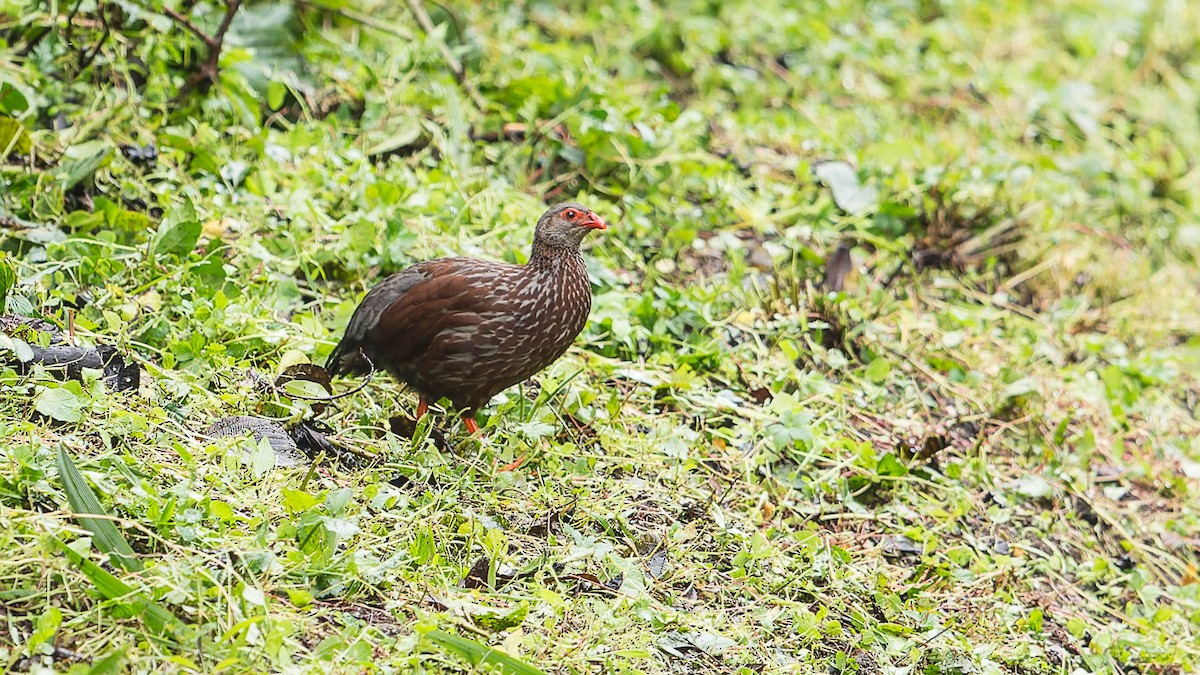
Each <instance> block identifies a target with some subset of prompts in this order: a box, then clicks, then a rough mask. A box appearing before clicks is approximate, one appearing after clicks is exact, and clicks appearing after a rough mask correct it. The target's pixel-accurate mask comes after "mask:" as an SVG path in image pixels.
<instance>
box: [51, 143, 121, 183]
mask: <svg viewBox="0 0 1200 675" xmlns="http://www.w3.org/2000/svg"><path fill="white" fill-rule="evenodd" d="M111 152H112V150H111V149H110V148H107V147H104V146H102V145H99V144H95V145H93V144H88V145H87V146H86V147H81V148H80V152H78V153H74V154H77V155H79V159H75V160H73V161H69V162H64V163H63V164H62V165H61V166H60V167H59V170H58V174H59V176H61V178H62V189H63V190H70V189H71V188H73V187H75V186H76V185H79V184H80V183H82V182H83V181H85V180H89V179H90V178H91V177H92V176H93V175H94V174H95V173H96V170H97V169H99V168H100V167H101V166H102V165H103V164H104V161H105V160H106V159H108V156H109V154H110V153H111Z"/></svg>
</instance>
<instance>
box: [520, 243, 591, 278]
mask: <svg viewBox="0 0 1200 675" xmlns="http://www.w3.org/2000/svg"><path fill="white" fill-rule="evenodd" d="M525 266H526V267H528V268H529V269H530V270H531V271H534V272H542V271H546V272H554V271H557V272H562V271H565V270H567V269H570V268H573V267H579V268H582V267H583V254H582V253H581V252H580V251H579V247H578V246H571V247H558V246H549V245H546V244H543V243H541V242H534V244H533V251H532V253H531V254H530V256H529V262H528V263H526V264H525Z"/></svg>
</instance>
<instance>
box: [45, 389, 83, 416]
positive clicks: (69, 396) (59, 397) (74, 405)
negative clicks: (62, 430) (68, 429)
mask: <svg viewBox="0 0 1200 675" xmlns="http://www.w3.org/2000/svg"><path fill="white" fill-rule="evenodd" d="M37 391H38V397H37V401H36V402H34V404H33V409H34V410H36V411H38V412H39V413H41V414H43V415H45V416H46V417H49V418H51V419H54V420H58V421H59V422H79V421H81V420H83V407H84V405H85V402H84V400H83V396H82V395H81V394H77V393H75V392H74V391H71V390H70V389H68V388H67V387H43V386H39V387H38V388H37Z"/></svg>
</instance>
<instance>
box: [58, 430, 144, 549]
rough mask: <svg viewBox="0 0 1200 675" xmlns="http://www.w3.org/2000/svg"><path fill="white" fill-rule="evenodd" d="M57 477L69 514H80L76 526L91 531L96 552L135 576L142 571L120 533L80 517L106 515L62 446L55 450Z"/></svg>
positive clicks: (105, 523)
mask: <svg viewBox="0 0 1200 675" xmlns="http://www.w3.org/2000/svg"><path fill="white" fill-rule="evenodd" d="M57 464H58V476H59V479H60V480H61V481H62V484H63V491H64V492H66V493H67V501H68V502H70V504H71V510H72V511H74V512H75V513H77V514H80V517H79V522H80V523H82V524H83V526H84V527H86V528H87V529H88V530H91V532H92V534H93V535H94V536H93V538H92V542H93V543H95V545H96V548H98V549H100V551H102V552H104V553H109V554H111V555H112V560H113V562H114V563H116V564H118V565H120V566H121V567H123V568H125V569H127V570H129V571H131V572H136V571H138V570H140V569H142V562H141V561H140V560H138V559H137V557H136V555H135V554H134V552H133V548H132V547H131V546H130V545H129V542H128V541H126V539H125V537H124V536H123V535H122V534H121V531H120V530H118V529H117V526H116V525H115V524H114V523H113V521H111V520H106V519H101V518H87V517H84V516H83V515H82V514H85V513H90V514H93V515H97V516H104V515H108V511H107V510H105V508H104V505H103V504H101V503H100V500H99V499H97V498H96V493H95V492H93V491H92V486H90V485H88V483H87V480H86V479H84V477H83V474H81V473H79V469H78V468H76V467H75V462H74V461H72V459H71V455H70V454H68V453H67V449H66V448H65V447H63V446H59V448H58V457H57Z"/></svg>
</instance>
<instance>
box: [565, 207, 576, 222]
mask: <svg viewBox="0 0 1200 675" xmlns="http://www.w3.org/2000/svg"><path fill="white" fill-rule="evenodd" d="M563 215H564V216H566V217H567V220H575V216H578V215H579V214H578V213H576V212H575V211H574V210H571V209H568V210H567V212H566V213H564V214H563Z"/></svg>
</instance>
